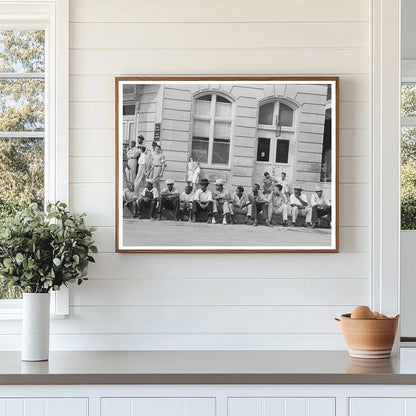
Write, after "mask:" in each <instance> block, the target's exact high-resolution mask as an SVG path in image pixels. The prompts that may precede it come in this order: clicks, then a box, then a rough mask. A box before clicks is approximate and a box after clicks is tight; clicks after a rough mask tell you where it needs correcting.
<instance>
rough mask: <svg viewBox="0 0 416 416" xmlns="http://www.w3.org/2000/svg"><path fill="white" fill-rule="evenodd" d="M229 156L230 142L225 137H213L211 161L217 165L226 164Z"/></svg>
mask: <svg viewBox="0 0 416 416" xmlns="http://www.w3.org/2000/svg"><path fill="white" fill-rule="evenodd" d="M229 157H230V142H229V141H228V140H225V139H214V147H213V149H212V163H213V164H218V165H228V161H229Z"/></svg>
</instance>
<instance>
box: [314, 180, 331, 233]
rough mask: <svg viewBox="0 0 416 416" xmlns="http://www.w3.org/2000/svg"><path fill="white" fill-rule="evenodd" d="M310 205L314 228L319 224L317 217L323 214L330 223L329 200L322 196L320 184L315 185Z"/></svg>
mask: <svg viewBox="0 0 416 416" xmlns="http://www.w3.org/2000/svg"><path fill="white" fill-rule="evenodd" d="M311 207H312V228H315V227H317V226H318V224H319V221H318V220H319V218H321V217H323V216H324V215H326V216H327V218H328V221H329V223H331V202H330V201H328V199H326V198H324V196H323V194H322V186H321V185H317V186H316V187H315V193H314V194H313V195H312V197H311Z"/></svg>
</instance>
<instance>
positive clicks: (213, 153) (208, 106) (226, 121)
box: [191, 93, 233, 166]
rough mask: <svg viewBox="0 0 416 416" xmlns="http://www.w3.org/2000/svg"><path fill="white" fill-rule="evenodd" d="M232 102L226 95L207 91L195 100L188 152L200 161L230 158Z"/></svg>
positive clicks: (214, 162)
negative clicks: (190, 144)
mask: <svg viewBox="0 0 416 416" xmlns="http://www.w3.org/2000/svg"><path fill="white" fill-rule="evenodd" d="M232 120H233V103H232V102H231V101H230V100H229V99H228V98H226V97H224V96H222V95H220V94H216V93H209V94H204V95H202V96H199V97H197V98H196V99H195V101H194V108H193V124H192V150H191V156H192V157H193V158H194V159H197V160H198V161H199V162H200V163H202V164H207V165H225V166H228V165H229V162H230V146H231V134H232Z"/></svg>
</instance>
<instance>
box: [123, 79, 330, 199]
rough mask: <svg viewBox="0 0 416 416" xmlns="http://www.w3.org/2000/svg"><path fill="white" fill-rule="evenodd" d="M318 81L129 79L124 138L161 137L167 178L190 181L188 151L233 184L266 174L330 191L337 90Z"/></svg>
mask: <svg viewBox="0 0 416 416" xmlns="http://www.w3.org/2000/svg"><path fill="white" fill-rule="evenodd" d="M330 88H331V87H330V85H328V84H325V83H323V84H318V83H313V84H312V83H304V84H303V83H302V84H300V83H274V84H271V83H269V84H267V83H241V84H240V83H233V84H231V83H218V84H208V83H198V84H196V83H195V84H185V83H172V84H160V83H159V84H148V83H146V84H134V83H132V84H124V85H123V128H124V131H123V140H124V141H129V140H135V139H136V138H137V136H138V135H139V134H142V135H143V136H144V137H145V139H146V140H145V144H146V146H147V147H148V148H150V145H151V143H152V141H157V142H158V143H160V145H161V147H162V151H163V153H164V155H165V156H166V163H167V167H166V170H165V174H164V178H165V179H166V178H172V179H174V180H175V182H176V184H177V186H178V187H179V188H183V187H184V186H185V184H186V171H187V163H188V161H189V157H191V156H192V157H194V158H196V159H197V160H198V162H199V163H200V167H201V177H205V178H208V179H209V180H210V182H213V181H214V180H215V179H217V178H222V179H224V180H225V181H226V184H227V185H226V186H227V187H228V188H229V189H230V190H233V189H234V188H235V187H236V186H238V185H242V186H244V187H247V188H250V187H251V186H252V184H253V183H255V182H258V183H260V182H261V181H262V178H263V174H264V172H266V171H267V172H269V173H270V174H271V175H272V176H274V177H276V178H280V173H281V172H285V173H286V174H287V179H288V180H289V182H290V183H291V184H292V187H293V185H294V184H295V183H299V184H301V185H302V187H303V189H304V190H305V191H306V193H308V194H310V193H312V192H313V191H314V189H315V186H316V185H317V184H321V185H323V187H324V189H325V193H326V195H327V197H330V193H331V183H330V182H331V177H332V175H331V168H332V166H331V165H332V163H331V160H332V158H331V150H333V149H332V147H333V146H332V143H333V140H331V102H332V101H331V91H330Z"/></svg>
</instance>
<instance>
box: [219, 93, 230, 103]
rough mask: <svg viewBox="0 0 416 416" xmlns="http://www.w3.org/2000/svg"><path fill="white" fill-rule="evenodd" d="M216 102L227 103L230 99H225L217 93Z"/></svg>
mask: <svg viewBox="0 0 416 416" xmlns="http://www.w3.org/2000/svg"><path fill="white" fill-rule="evenodd" d="M217 103H227V104H231V101H230V100H227V99H226V98H225V97H223V96H222V95H217Z"/></svg>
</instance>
